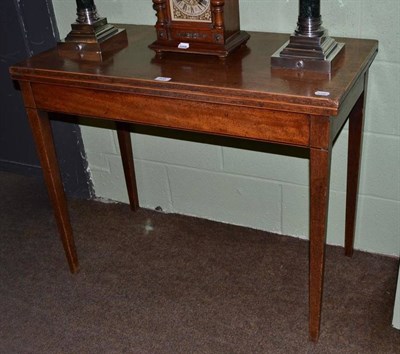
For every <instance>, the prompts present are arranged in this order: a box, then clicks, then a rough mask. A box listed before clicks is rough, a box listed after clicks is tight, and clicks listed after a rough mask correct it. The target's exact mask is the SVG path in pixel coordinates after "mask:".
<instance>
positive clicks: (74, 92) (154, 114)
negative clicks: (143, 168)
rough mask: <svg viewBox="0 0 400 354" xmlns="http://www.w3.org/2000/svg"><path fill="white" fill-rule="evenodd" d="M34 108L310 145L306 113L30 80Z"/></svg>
mask: <svg viewBox="0 0 400 354" xmlns="http://www.w3.org/2000/svg"><path fill="white" fill-rule="evenodd" d="M31 89H32V94H33V98H34V104H35V107H32V108H36V109H39V110H44V111H50V112H61V113H67V114H73V115H78V116H88V117H97V118H103V119H109V120H116V121H124V122H130V123H138V124H144V125H153V126H159V127H166V128H173V129H180V130H187V131H196V132H202V133H208V134H216V135H225V136H232V137H239V138H246V139H254V140H262V141H271V142H278V143H283V144H293V145H299V146H309V141H310V116H309V115H307V114H304V113H293V112H284V111H275V110H268V109H262V108H254V107H247V106H240V105H227V104H217V103H209V102H201V101H200V102H199V101H193V100H187V99H183V98H182V99H177V98H165V97H155V96H147V95H142V94H136V93H126V92H118V91H104V90H95V89H86V88H77V87H71V86H62V85H48V84H42V83H31Z"/></svg>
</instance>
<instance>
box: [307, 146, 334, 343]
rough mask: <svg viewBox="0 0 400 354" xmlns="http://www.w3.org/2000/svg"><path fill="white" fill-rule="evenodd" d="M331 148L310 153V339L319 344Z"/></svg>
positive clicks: (313, 149) (314, 150)
mask: <svg viewBox="0 0 400 354" xmlns="http://www.w3.org/2000/svg"><path fill="white" fill-rule="evenodd" d="M330 164H331V148H329V149H328V150H324V149H317V148H312V149H310V254H309V258H310V260H309V262H310V269H309V277H310V280H309V326H310V339H311V340H312V341H317V340H318V337H319V329H320V321H321V303H322V290H323V281H324V263H325V240H326V231H327V219H328V202H329V177H330Z"/></svg>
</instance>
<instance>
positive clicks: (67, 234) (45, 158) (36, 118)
mask: <svg viewBox="0 0 400 354" xmlns="http://www.w3.org/2000/svg"><path fill="white" fill-rule="evenodd" d="M26 111H27V114H28V118H29V123H30V125H31V128H32V132H33V137H34V140H35V143H36V148H37V151H38V154H39V158H40V163H41V165H42V170H43V175H44V178H45V182H46V185H47V190H48V193H49V196H50V199H51V201H52V204H53V209H54V213H55V217H56V222H57V226H58V230H59V233H60V236H61V241H62V244H63V246H64V251H65V255H66V257H67V260H68V264H69V268H70V270H71V272H72V273H75V272H77V271H78V269H79V263H78V257H77V254H76V248H75V242H74V237H73V234H72V227H71V222H70V219H69V213H68V208H67V201H66V198H65V193H64V187H63V184H62V180H61V176H60V169H59V167H58V162H57V157H56V151H55V148H54V141H53V134H52V130H51V124H50V120H49V117H48V114H47V113H45V112H42V111H38V110H36V109H33V108H26Z"/></svg>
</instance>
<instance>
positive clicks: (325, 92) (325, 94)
mask: <svg viewBox="0 0 400 354" xmlns="http://www.w3.org/2000/svg"><path fill="white" fill-rule="evenodd" d="M330 94H331V93H330V92H327V91H315V95H316V96H329V95H330Z"/></svg>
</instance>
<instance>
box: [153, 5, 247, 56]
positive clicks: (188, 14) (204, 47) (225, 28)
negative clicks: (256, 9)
mask: <svg viewBox="0 0 400 354" xmlns="http://www.w3.org/2000/svg"><path fill="white" fill-rule="evenodd" d="M153 8H154V10H155V11H156V16H157V23H156V25H155V27H156V32H157V40H156V41H155V42H154V43H152V44H151V45H150V48H151V49H154V50H155V51H156V53H157V54H158V55H162V53H163V52H186V53H196V54H209V55H217V56H219V57H226V56H227V55H228V54H229V53H231V52H232V51H233V50H234V49H235V48H237V47H239V46H241V45H243V44H245V43H246V42H247V40H248V39H249V38H250V36H249V34H248V33H246V32H244V31H241V30H240V21H239V0H153Z"/></svg>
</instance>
